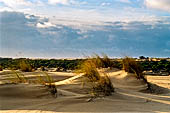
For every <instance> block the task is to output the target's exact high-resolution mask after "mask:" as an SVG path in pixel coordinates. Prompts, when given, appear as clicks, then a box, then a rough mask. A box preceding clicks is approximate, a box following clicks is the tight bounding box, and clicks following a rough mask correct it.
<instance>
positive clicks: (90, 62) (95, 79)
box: [80, 57, 114, 97]
mask: <svg viewBox="0 0 170 113" xmlns="http://www.w3.org/2000/svg"><path fill="white" fill-rule="evenodd" d="M98 60H99V61H100V58H99V57H98V58H97V59H95V60H94V59H93V58H91V59H90V58H88V59H87V60H86V61H84V63H83V64H82V65H81V66H80V71H81V72H82V73H84V77H85V78H86V79H85V80H84V81H83V82H85V84H88V85H90V87H91V89H92V90H91V94H92V95H93V96H94V97H96V96H100V95H103V96H109V95H111V94H112V92H114V87H113V85H112V83H111V81H110V79H109V77H108V76H107V75H106V74H105V75H104V76H101V74H100V73H99V72H98V70H97V68H98V66H99V63H100V62H98ZM96 61H97V63H96Z"/></svg>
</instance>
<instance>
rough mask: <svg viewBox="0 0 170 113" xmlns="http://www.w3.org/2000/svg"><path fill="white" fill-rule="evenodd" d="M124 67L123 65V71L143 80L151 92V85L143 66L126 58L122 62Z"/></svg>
mask: <svg viewBox="0 0 170 113" xmlns="http://www.w3.org/2000/svg"><path fill="white" fill-rule="evenodd" d="M122 65H123V70H125V71H126V72H128V73H134V74H135V75H136V78H137V79H143V81H144V82H145V83H146V84H147V85H148V89H149V90H150V84H149V82H148V81H147V79H146V78H145V76H144V74H143V69H142V67H141V65H140V64H139V63H138V62H136V60H135V59H133V58H130V57H125V58H124V59H123V60H122Z"/></svg>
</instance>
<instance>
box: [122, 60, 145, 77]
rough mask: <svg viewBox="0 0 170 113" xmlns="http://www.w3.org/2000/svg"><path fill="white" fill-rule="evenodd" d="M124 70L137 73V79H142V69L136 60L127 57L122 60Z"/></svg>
mask: <svg viewBox="0 0 170 113" xmlns="http://www.w3.org/2000/svg"><path fill="white" fill-rule="evenodd" d="M122 64H123V70H125V71H126V72H129V73H135V74H136V75H137V78H139V79H140V78H141V76H142V68H141V66H140V65H139V64H138V63H137V62H136V61H135V59H133V58H130V57H125V58H124V59H123V60H122Z"/></svg>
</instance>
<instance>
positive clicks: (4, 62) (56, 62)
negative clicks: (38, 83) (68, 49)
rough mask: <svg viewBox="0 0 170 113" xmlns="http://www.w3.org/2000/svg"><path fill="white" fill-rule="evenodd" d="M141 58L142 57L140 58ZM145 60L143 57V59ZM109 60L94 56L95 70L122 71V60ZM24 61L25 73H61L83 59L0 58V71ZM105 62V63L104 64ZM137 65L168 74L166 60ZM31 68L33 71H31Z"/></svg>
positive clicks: (76, 66) (168, 63)
mask: <svg viewBox="0 0 170 113" xmlns="http://www.w3.org/2000/svg"><path fill="white" fill-rule="evenodd" d="M141 58H143V57H141ZM144 58H145V57H144ZM108 59H109V58H108V57H107V56H106V55H104V56H103V58H101V57H99V56H98V55H95V57H94V58H93V60H94V61H95V62H96V63H95V64H96V65H97V68H101V67H102V68H107V67H114V68H118V69H122V68H123V65H122V62H121V61H122V59H111V60H109V61H107V60H108ZM23 60H24V62H25V64H28V65H27V68H26V69H24V70H26V71H33V70H36V69H37V68H42V70H45V67H47V68H57V69H58V70H60V69H63V71H66V70H75V69H77V68H78V67H79V65H80V64H81V63H82V62H84V61H85V59H75V60H66V59H65V60H62V59H49V60H47V59H35V60H33V59H24V58H20V59H12V58H0V69H13V70H16V69H21V67H22V66H21V65H25V64H24V63H22V62H23ZM104 62H105V63H104ZM138 63H139V64H140V65H141V67H142V71H150V70H152V71H153V72H155V73H159V72H161V71H164V72H167V73H169V74H170V61H167V60H166V59H162V60H160V61H152V60H151V61H149V60H148V58H147V59H140V60H139V61H138ZM31 68H33V69H31Z"/></svg>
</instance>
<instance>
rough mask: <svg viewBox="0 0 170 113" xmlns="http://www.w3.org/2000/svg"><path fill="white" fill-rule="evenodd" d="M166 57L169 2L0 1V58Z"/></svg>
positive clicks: (169, 49) (168, 53) (169, 41)
mask: <svg viewBox="0 0 170 113" xmlns="http://www.w3.org/2000/svg"><path fill="white" fill-rule="evenodd" d="M93 53H99V54H101V53H106V54H108V55H109V56H110V57H123V56H126V55H128V56H132V57H138V56H140V55H144V56H150V57H170V1H169V0H0V56H1V57H36V58H38V57H41V58H75V57H76V58H77V57H84V56H85V55H90V54H93Z"/></svg>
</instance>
